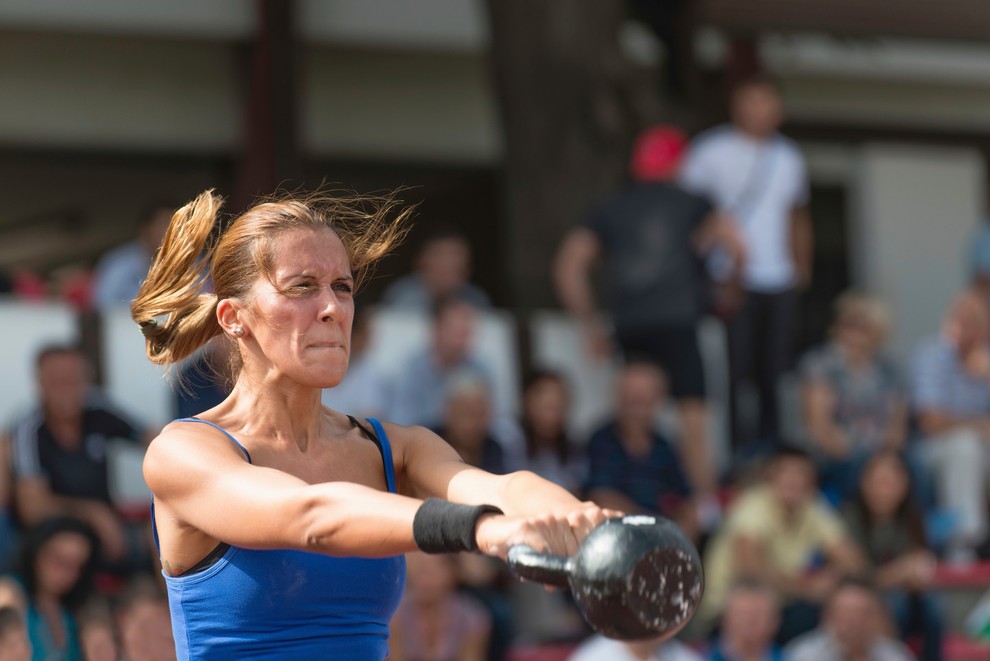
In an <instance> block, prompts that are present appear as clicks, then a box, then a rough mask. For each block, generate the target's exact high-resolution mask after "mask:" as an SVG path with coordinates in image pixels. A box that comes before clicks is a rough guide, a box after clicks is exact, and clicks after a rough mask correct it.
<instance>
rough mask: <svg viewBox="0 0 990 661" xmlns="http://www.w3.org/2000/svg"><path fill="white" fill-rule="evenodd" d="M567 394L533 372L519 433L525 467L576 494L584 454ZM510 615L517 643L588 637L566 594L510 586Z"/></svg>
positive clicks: (558, 381) (556, 379)
mask: <svg viewBox="0 0 990 661" xmlns="http://www.w3.org/2000/svg"><path fill="white" fill-rule="evenodd" d="M568 405H569V392H568V388H567V384H566V382H565V381H564V377H563V376H562V375H561V374H559V373H558V372H553V371H550V370H536V371H534V372H532V373H531V374H530V375H529V376H527V377H526V380H525V383H524V385H523V402H522V408H523V415H522V421H521V428H522V432H523V437H524V439H525V443H526V463H525V468H526V469H528V470H531V471H533V472H535V473H537V474H538V475H540V476H541V477H543V478H545V479H547V480H550V481H552V482H554V483H556V484H559V485H560V486H562V487H564V488H565V489H567V490H568V491H571V492H572V493H575V494H577V493H579V492H580V490H581V486H582V482H583V480H584V473H585V469H584V465H583V462H582V461H581V459H582V457H581V455H582V454H583V453H582V452H580V448H578V447H577V446H576V445H574V444H572V443H571V440H570V438H569V437H568V433H567V428H566V423H567V408H568ZM512 599H513V611H514V613H515V614H516V619H517V621H518V625H517V629H518V633H519V637H520V639H522V640H524V641H526V642H531V643H541V642H555V641H560V640H577V639H579V638H583V637H584V636H586V635H587V625H585V624H584V621H583V620H582V619H581V616H580V614H579V613H578V611H577V609H576V608H575V606H574V602H573V600H572V599H571V598H570V594H569V593H568V592H567V591H562V590H553V591H548V590H546V589H545V588H544V586H543V585H541V584H539V583H530V582H525V581H520V582H517V583H515V584H514V585H513V586H512Z"/></svg>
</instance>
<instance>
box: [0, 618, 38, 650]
mask: <svg viewBox="0 0 990 661" xmlns="http://www.w3.org/2000/svg"><path fill="white" fill-rule="evenodd" d="M0 661H31V641H30V639H29V638H28V633H27V624H26V623H25V622H24V616H23V615H21V613H20V611H18V610H17V609H16V608H14V607H13V606H0Z"/></svg>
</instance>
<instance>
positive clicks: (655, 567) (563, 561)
mask: <svg viewBox="0 0 990 661" xmlns="http://www.w3.org/2000/svg"><path fill="white" fill-rule="evenodd" d="M509 566H510V567H511V568H512V570H513V571H514V572H515V573H516V574H517V575H519V576H520V577H522V578H526V579H529V580H534V581H538V582H541V583H547V584H550V585H557V586H560V587H569V588H570V590H571V592H572V593H573V595H574V600H575V602H576V603H577V605H578V607H579V608H580V610H581V612H582V614H583V615H584V618H585V620H587V622H588V624H589V625H591V627H592V628H593V629H594V630H595V631H597V632H598V633H600V634H602V635H604V636H608V637H609V638H616V639H620V640H641V639H647V638H650V639H656V638H664V637H670V636H673V635H674V634H676V633H677V632H678V631H680V629H681V628H683V626H684V625H685V624H687V622H688V621H689V620H690V619H691V616H692V615H693V614H694V611H695V610H696V609H697V607H698V604H699V603H700V601H701V595H702V593H703V591H704V575H703V571H702V566H701V558H700V557H699V556H698V551H697V550H696V549H695V548H694V545H693V544H691V542H690V541H689V540H688V539H687V537H686V536H685V535H684V533H683V532H681V530H680V529H679V528H678V527H677V526H676V525H674V524H673V523H672V522H670V521H668V520H666V519H663V518H661V517H653V516H626V517H623V518H621V519H620V518H616V519H609V520H608V521H605V522H604V523H602V524H601V525H599V526H598V527H596V528H595V529H594V530H592V531H591V532H590V533H589V534H588V536H587V537H586V538H585V540H584V541H583V542H582V543H581V546H580V548H579V549H578V552H577V553H576V554H574V556H572V557H570V558H562V557H560V556H555V555H550V554H546V553H537V552H535V551H533V550H532V549H530V548H528V547H523V546H518V547H513V548H512V549H510V551H509Z"/></svg>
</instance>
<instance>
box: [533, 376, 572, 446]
mask: <svg viewBox="0 0 990 661" xmlns="http://www.w3.org/2000/svg"><path fill="white" fill-rule="evenodd" d="M523 406H524V407H525V412H526V419H527V420H528V421H529V424H530V426H531V427H532V430H533V433H534V434H535V435H536V438H537V439H540V440H551V439H556V438H557V436H559V435H560V433H561V432H562V431H563V430H564V423H565V421H566V419H567V391H566V390H564V386H563V385H562V384H561V383H560V382H559V381H557V380H556V379H540V380H539V381H537V382H536V383H534V384H533V385H531V386H530V387H529V389H528V390H527V391H526V395H525V398H524V401H523Z"/></svg>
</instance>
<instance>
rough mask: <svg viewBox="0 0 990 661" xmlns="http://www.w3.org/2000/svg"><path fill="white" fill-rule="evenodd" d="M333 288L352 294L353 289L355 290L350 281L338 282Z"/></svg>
mask: <svg viewBox="0 0 990 661" xmlns="http://www.w3.org/2000/svg"><path fill="white" fill-rule="evenodd" d="M333 289H334V291H339V292H342V293H344V294H350V293H351V291H353V289H354V288H353V287H352V286H351V284H350V283H347V282H338V283H337V284H335V285H334V286H333Z"/></svg>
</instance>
